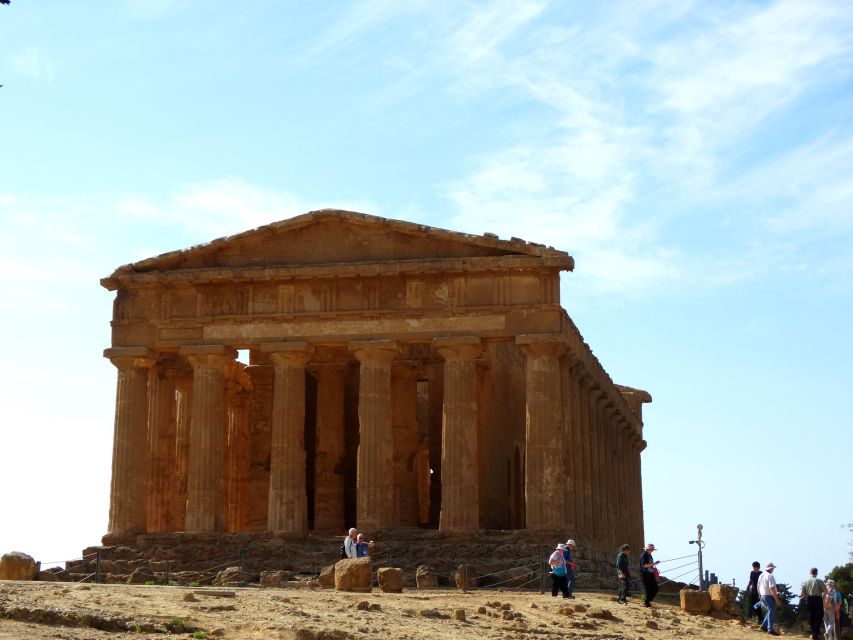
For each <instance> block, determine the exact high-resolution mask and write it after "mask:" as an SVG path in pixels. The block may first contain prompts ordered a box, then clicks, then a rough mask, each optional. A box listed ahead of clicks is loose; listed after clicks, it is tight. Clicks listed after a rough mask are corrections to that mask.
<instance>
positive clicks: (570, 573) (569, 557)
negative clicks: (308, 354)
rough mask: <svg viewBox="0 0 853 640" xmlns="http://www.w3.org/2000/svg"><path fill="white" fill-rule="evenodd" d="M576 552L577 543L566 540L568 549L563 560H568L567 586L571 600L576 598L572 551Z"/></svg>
mask: <svg viewBox="0 0 853 640" xmlns="http://www.w3.org/2000/svg"><path fill="white" fill-rule="evenodd" d="M574 550H575V541H574V540H572V539H571V538H569V539H568V540H566V548H565V549H564V550H563V558H565V560H566V586H567V588H568V590H569V596H568V597H569V598H574V597H575V596H574V591H575V561H574V558H572V551H574Z"/></svg>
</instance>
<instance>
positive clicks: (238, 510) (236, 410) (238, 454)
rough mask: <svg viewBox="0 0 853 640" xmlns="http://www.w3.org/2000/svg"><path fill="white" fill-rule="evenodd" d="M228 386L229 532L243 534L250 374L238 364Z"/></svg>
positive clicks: (229, 373) (229, 375) (230, 370)
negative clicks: (241, 532) (240, 532)
mask: <svg viewBox="0 0 853 640" xmlns="http://www.w3.org/2000/svg"><path fill="white" fill-rule="evenodd" d="M226 376H227V380H226V384H225V423H226V424H225V469H224V477H225V530H226V531H243V530H244V528H245V525H246V498H247V495H246V492H247V486H246V483H247V477H248V471H249V407H248V405H249V391H250V390H251V388H252V387H251V382H250V380H249V375H248V374H247V373H246V372H245V371H244V370H243V369H241V368H240V366H239V365H238V364H237V363H234V365H233V366H229V367H228V371H226Z"/></svg>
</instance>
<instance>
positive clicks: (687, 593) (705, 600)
mask: <svg viewBox="0 0 853 640" xmlns="http://www.w3.org/2000/svg"><path fill="white" fill-rule="evenodd" d="M679 595H680V597H681V610H682V611H686V612H688V613H708V612H709V611H710V610H711V594H710V593H708V592H707V591H696V590H695V589H682V590H681V591H679Z"/></svg>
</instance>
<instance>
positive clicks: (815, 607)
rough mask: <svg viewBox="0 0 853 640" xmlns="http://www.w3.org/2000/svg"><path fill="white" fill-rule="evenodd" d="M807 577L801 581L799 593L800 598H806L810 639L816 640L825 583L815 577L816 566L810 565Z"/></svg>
mask: <svg viewBox="0 0 853 640" xmlns="http://www.w3.org/2000/svg"><path fill="white" fill-rule="evenodd" d="M809 573H810V574H811V575H809V577H808V578H806V581H805V582H803V590H802V592H801V593H800V597H801V598H805V599H806V606H807V607H808V609H809V627H810V628H811V631H812V640H817V639H818V636H820V624H821V622H822V621H823V592H824V590H825V589H826V585H825V584H824V583H823V580H821V579H820V578H818V577H817V568H816V567H812V570H811V571H810V572H809Z"/></svg>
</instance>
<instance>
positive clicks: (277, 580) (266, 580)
mask: <svg viewBox="0 0 853 640" xmlns="http://www.w3.org/2000/svg"><path fill="white" fill-rule="evenodd" d="M291 577H292V574H291V573H290V572H286V571H261V580H260V582H261V584H262V585H263V586H265V587H280V586H281V583H282V582H287V581H288V580H290V578H291Z"/></svg>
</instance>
